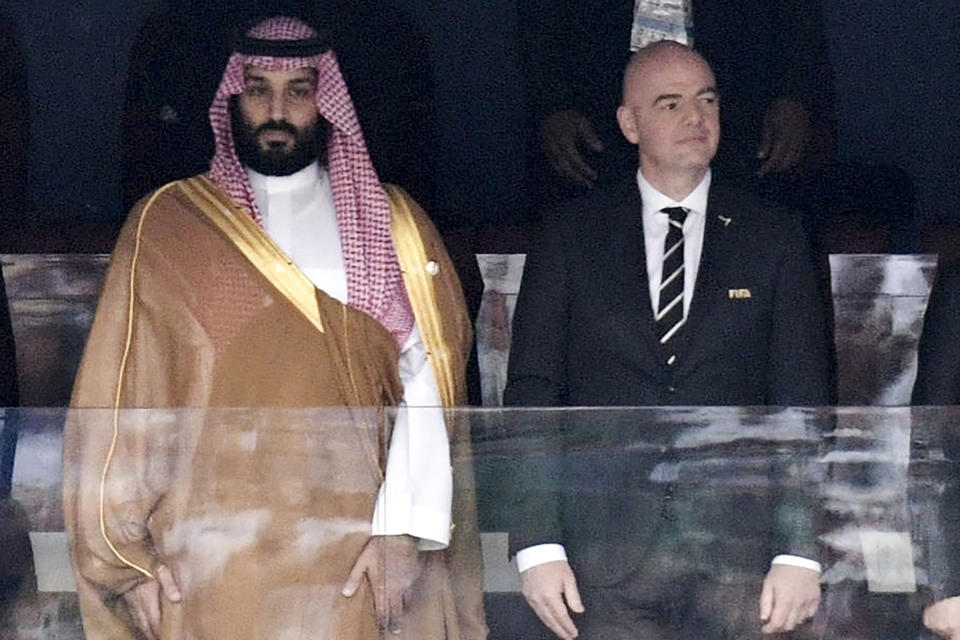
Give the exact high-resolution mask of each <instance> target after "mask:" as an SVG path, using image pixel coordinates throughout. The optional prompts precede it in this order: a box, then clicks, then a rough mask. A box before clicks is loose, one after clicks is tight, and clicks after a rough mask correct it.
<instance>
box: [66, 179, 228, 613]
mask: <svg viewBox="0 0 960 640" xmlns="http://www.w3.org/2000/svg"><path fill="white" fill-rule="evenodd" d="M162 201H163V198H162V197H161V198H160V199H159V200H158V201H157V208H158V210H157V211H153V210H150V211H149V215H150V218H148V219H146V220H145V221H143V224H142V225H141V215H142V211H143V209H142V208H141V207H138V208H137V209H135V210H134V212H133V213H132V214H131V216H130V218H129V219H128V221H127V223H126V224H125V226H124V229H123V231H122V232H121V236H120V240H119V241H118V244H117V247H116V249H115V250H114V254H113V257H112V259H111V264H110V268H109V269H108V272H107V277H106V280H105V283H104V290H103V292H102V295H101V298H100V302H99V305H98V308H97V313H96V316H95V318H94V322H93V327H92V329H91V332H90V336H89V338H88V341H87V345H86V347H85V350H84V356H83V359H82V360H81V364H80V368H79V372H78V374H77V378H76V381H75V384H74V390H73V396H72V400H71V406H72V410H71V411H70V414H69V415H68V418H67V423H66V425H65V433H64V510H65V514H64V515H65V522H66V525H67V531H68V534H69V537H70V552H71V558H72V560H73V563H74V568H75V573H76V576H77V581H78V591H79V592H80V597H81V605H82V607H83V612H84V618H85V620H86V618H87V616H88V613H89V612H92V611H93V612H95V611H96V610H97V608H98V606H102V603H100V602H95V601H97V600H102V601H103V602H111V601H112V600H116V598H115V596H116V595H117V594H122V593H123V592H125V591H127V590H128V589H130V588H132V587H133V586H135V585H136V584H138V583H140V582H142V581H143V580H145V579H148V574H150V573H152V572H153V570H154V568H155V566H156V564H157V559H156V556H155V552H154V549H153V547H152V544H151V536H150V516H151V514H152V512H153V510H154V508H155V507H156V505H157V502H158V501H159V500H160V498H161V497H162V495H163V494H164V492H165V491H166V488H167V487H169V486H170V483H171V481H172V478H171V471H170V470H171V469H172V468H173V462H174V460H173V456H174V454H175V452H176V450H177V447H178V438H179V436H180V434H181V433H182V432H183V430H184V428H185V426H186V423H187V422H189V421H184V420H183V419H181V418H182V416H181V415H180V414H179V413H177V412H173V411H171V410H169V409H170V408H174V407H183V406H201V404H202V403H201V402H199V400H200V399H201V398H202V397H203V395H204V394H205V393H206V390H207V389H208V388H209V375H204V373H205V372H208V371H209V362H210V358H209V353H210V349H209V345H208V344H207V343H206V339H205V337H204V335H203V333H202V332H201V331H200V330H199V328H198V325H197V323H196V320H195V319H194V318H191V317H190V315H189V312H188V311H187V309H188V308H189V305H186V304H184V296H188V295H189V292H186V293H184V292H183V291H179V292H178V291H177V289H178V284H179V283H180V282H181V278H180V276H179V275H178V274H177V273H176V271H175V270H174V269H172V267H171V266H170V265H168V264H167V262H166V261H165V260H164V256H163V254H162V251H160V250H159V248H158V246H156V245H154V244H153V243H151V241H150V237H149V232H150V224H151V223H155V222H156V218H158V217H159V216H160V214H161V211H162V209H161V205H162ZM143 215H146V214H143ZM141 227H142V228H141ZM138 237H139V238H140V242H138ZM181 289H182V287H181ZM136 407H154V408H155V409H152V410H150V411H145V410H141V411H130V410H128V409H130V408H136ZM92 615H96V613H93V614H92Z"/></svg>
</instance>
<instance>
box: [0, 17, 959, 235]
mask: <svg viewBox="0 0 960 640" xmlns="http://www.w3.org/2000/svg"><path fill="white" fill-rule="evenodd" d="M399 4H400V5H401V6H403V7H404V8H405V9H407V10H408V11H409V12H410V14H411V15H412V16H413V17H414V18H415V19H416V21H417V22H418V23H419V25H420V27H421V29H422V30H423V32H424V33H425V34H426V35H427V38H428V39H429V43H430V52H429V55H430V57H431V60H432V64H433V68H434V72H435V83H436V95H437V107H438V108H437V115H436V117H437V129H436V130H437V136H438V139H437V149H438V156H439V160H440V162H439V163H438V166H439V168H438V176H437V181H438V187H439V191H440V193H441V194H442V206H443V207H444V208H445V209H448V213H451V212H452V213H455V214H459V215H460V216H464V217H467V218H469V219H473V220H485V221H503V220H508V219H509V218H510V217H511V215H512V212H514V211H521V210H522V209H523V206H524V203H523V199H524V191H523V188H522V183H521V180H522V176H523V167H522V146H521V145H522V142H521V138H520V120H521V112H520V90H519V71H518V68H517V46H516V15H515V14H516V10H515V2H514V0H488V1H487V2H483V3H477V2H467V1H466V0H463V1H456V0H455V1H453V2H451V1H450V0H401V1H400V3H399ZM163 5H164V3H163V2H162V0H74V1H72V2H65V1H62V0H60V1H58V0H33V1H31V2H20V1H16V0H4V1H2V2H0V9H2V10H3V11H4V12H6V13H7V15H8V16H9V17H10V18H11V19H12V20H13V21H14V23H15V24H16V27H17V31H18V36H19V38H20V42H21V45H22V46H23V48H24V53H25V55H26V59H27V66H28V72H29V85H30V93H31V96H30V99H31V105H32V119H31V149H30V160H31V163H30V197H31V200H32V208H33V209H34V210H35V211H36V212H37V215H38V216H41V217H49V218H56V217H64V218H66V217H76V216H83V217H87V218H113V219H115V218H119V217H122V215H123V211H122V210H121V206H120V204H119V202H120V201H119V192H120V190H119V181H118V167H119V158H120V109H121V104H122V96H123V84H124V79H125V75H126V57H127V53H128V51H129V48H130V45H131V43H132V41H133V38H134V35H135V33H136V29H137V27H138V26H139V25H140V24H141V23H142V21H143V20H144V18H146V16H147V15H148V14H149V13H150V12H151V11H152V10H154V9H156V8H158V7H160V6H163ZM824 11H825V14H826V26H827V31H828V37H829V39H830V43H831V55H832V56H833V60H834V64H835V69H836V73H835V82H836V88H837V91H836V93H837V110H838V114H837V115H838V120H839V130H840V147H841V153H842V155H844V156H845V157H846V158H848V159H852V160H860V161H865V162H870V163H886V164H897V165H899V166H901V167H903V168H904V169H906V170H907V171H908V173H909V174H910V175H911V177H912V178H913V179H914V181H915V183H916V186H917V190H918V199H919V204H920V211H921V214H922V215H923V216H924V217H925V218H927V219H933V218H947V219H952V220H958V221H960V180H958V177H960V168H958V164H960V163H958V155H960V152H958V150H960V126H958V125H957V123H958V122H960V99H958V98H960V95H958V94H960V69H958V59H960V57H958V55H957V53H956V52H957V51H958V50H960V46H958V45H960V42H958V38H960V34H958V31H960V26H958V25H960V3H957V2H956V0H934V1H931V2H922V3H916V2H913V3H901V2H899V1H898V0H843V1H842V2H826V1H825V2H824Z"/></svg>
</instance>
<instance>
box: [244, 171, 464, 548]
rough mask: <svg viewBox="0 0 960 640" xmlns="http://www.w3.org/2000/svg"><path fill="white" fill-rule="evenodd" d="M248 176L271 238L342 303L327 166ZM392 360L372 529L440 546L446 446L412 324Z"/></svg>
mask: <svg viewBox="0 0 960 640" xmlns="http://www.w3.org/2000/svg"><path fill="white" fill-rule="evenodd" d="M247 174H248V176H249V177H250V185H251V187H252V188H253V193H254V197H255V198H256V200H257V207H258V208H259V209H260V215H261V218H262V219H263V227H264V230H265V231H266V232H267V234H268V235H269V236H270V238H271V239H272V240H273V241H274V243H275V244H276V245H277V246H278V247H279V248H280V249H281V250H282V251H283V252H284V253H286V255H287V257H289V258H290V259H291V260H292V261H293V263H294V264H296V265H297V267H298V268H299V269H300V270H301V271H302V272H303V273H304V274H305V275H306V276H307V277H308V278H310V280H311V281H312V282H313V284H314V285H315V286H316V287H317V288H318V289H320V290H322V291H323V292H325V293H326V294H327V295H329V296H331V297H333V298H336V299H337V300H339V301H340V302H343V303H346V301H347V272H346V267H345V265H344V261H343V248H342V247H341V245H340V231H339V227H338V224H337V214H336V210H335V208H334V203H333V190H332V188H331V186H330V175H329V173H328V172H327V171H326V169H321V168H320V167H319V165H318V164H317V163H313V164H310V165H309V166H307V167H305V168H304V169H301V170H300V171H298V172H296V173H294V174H292V175H289V176H265V175H262V174H259V173H257V172H255V171H253V170H251V169H247ZM398 365H399V372H400V380H401V382H402V383H403V401H402V402H401V405H400V408H399V410H398V412H397V419H396V422H395V424H394V427H393V435H392V437H391V440H390V449H389V453H388V455H387V469H386V479H385V481H384V483H383V485H382V486H381V487H380V492H379V494H378V496H377V503H376V507H375V508H374V513H373V520H372V525H371V534H372V535H401V534H406V535H411V536H414V537H416V538H419V539H420V541H419V547H420V548H421V549H424V550H427V549H442V548H444V547H446V546H447V544H449V541H450V519H451V509H450V507H451V500H452V495H453V477H452V474H451V471H450V446H449V441H448V438H447V429H446V424H445V423H444V419H443V413H442V410H441V408H440V406H441V402H440V393H439V391H438V389H437V383H436V380H435V379H434V376H433V370H432V369H431V367H430V363H429V361H428V360H427V352H426V348H425V346H424V344H423V339H422V337H421V335H420V330H419V329H418V327H417V326H416V324H414V327H413V331H411V333H410V336H409V337H408V338H407V341H406V342H405V343H404V345H403V347H402V349H401V350H400V359H399V363H398Z"/></svg>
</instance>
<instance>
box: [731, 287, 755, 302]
mask: <svg viewBox="0 0 960 640" xmlns="http://www.w3.org/2000/svg"><path fill="white" fill-rule="evenodd" d="M727 297H729V298H730V299H731V300H745V299H747V298H752V297H753V296H751V295H750V289H727Z"/></svg>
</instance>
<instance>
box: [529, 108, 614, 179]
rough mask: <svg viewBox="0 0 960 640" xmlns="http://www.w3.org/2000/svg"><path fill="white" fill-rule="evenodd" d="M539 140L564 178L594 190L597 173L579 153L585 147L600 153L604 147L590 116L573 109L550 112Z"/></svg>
mask: <svg viewBox="0 0 960 640" xmlns="http://www.w3.org/2000/svg"><path fill="white" fill-rule="evenodd" d="M540 141H541V148H542V149H543V152H544V153H545V154H546V156H547V160H548V161H549V162H550V166H551V167H553V170H554V171H556V172H557V174H559V175H560V177H561V178H563V179H564V180H567V181H568V182H572V183H573V184H577V185H580V186H582V187H587V188H588V189H589V188H592V187H593V184H594V182H596V180H597V172H596V171H595V170H594V169H593V167H591V166H590V165H589V164H587V161H586V160H584V158H583V155H581V153H580V151H581V149H582V148H583V147H586V148H588V149H591V150H593V151H596V152H598V153H599V152H600V151H603V149H604V147H603V143H602V142H600V138H598V137H597V133H596V131H594V130H593V124H591V123H590V120H589V119H588V118H587V116H585V115H583V114H582V113H580V112H579V111H572V110H564V111H557V112H555V113H551V114H550V115H548V116H547V117H546V118H544V119H543V123H542V124H541V125H540Z"/></svg>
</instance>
